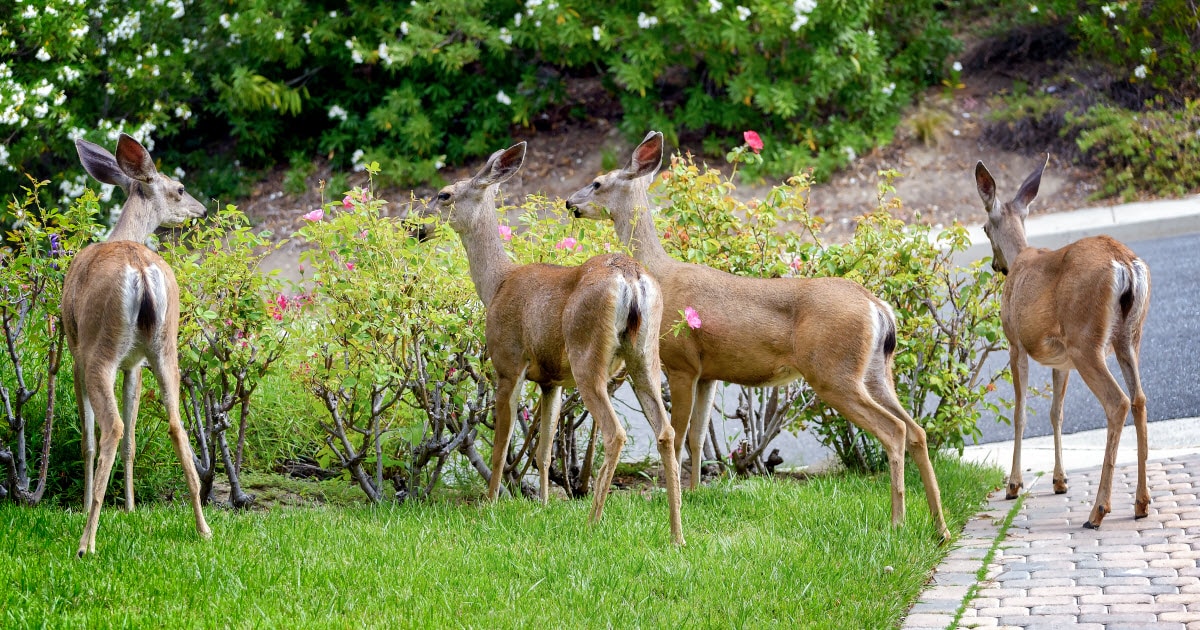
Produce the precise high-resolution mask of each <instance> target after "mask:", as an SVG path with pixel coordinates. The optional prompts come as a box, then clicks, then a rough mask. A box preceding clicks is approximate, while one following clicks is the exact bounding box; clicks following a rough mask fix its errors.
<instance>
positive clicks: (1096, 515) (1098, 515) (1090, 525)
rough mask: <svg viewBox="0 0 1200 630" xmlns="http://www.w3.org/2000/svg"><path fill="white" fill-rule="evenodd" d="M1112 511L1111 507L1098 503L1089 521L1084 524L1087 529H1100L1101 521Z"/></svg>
mask: <svg viewBox="0 0 1200 630" xmlns="http://www.w3.org/2000/svg"><path fill="white" fill-rule="evenodd" d="M1111 511H1112V510H1111V509H1109V508H1106V507H1104V506H1103V505H1097V506H1096V509H1094V510H1092V515H1091V516H1090V517H1089V518H1088V520H1087V522H1086V523H1084V524H1083V526H1084V527H1085V528H1087V529H1100V521H1102V520H1104V517H1105V516H1106V515H1107V514H1108V513H1109V512H1111Z"/></svg>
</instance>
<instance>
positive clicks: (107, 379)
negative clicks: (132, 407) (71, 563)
mask: <svg viewBox="0 0 1200 630" xmlns="http://www.w3.org/2000/svg"><path fill="white" fill-rule="evenodd" d="M115 381H116V374H115V373H113V372H111V371H109V370H96V371H93V372H92V373H91V374H90V375H89V376H88V378H87V380H86V381H85V385H86V387H87V390H88V398H89V399H90V400H91V401H92V402H93V403H95V405H94V407H93V412H94V413H95V419H96V421H97V422H98V423H99V425H100V461H99V463H98V464H97V466H96V475H95V477H94V479H93V483H94V486H93V489H92V494H91V495H90V496H87V497H85V500H86V501H87V502H88V511H87V524H86V525H84V528H83V536H82V537H81V538H80V539H79V553H78V556H79V557H80V558H82V557H83V554H84V553H96V528H97V527H98V526H99V524H100V508H101V507H102V506H103V505H104V493H105V491H106V490H107V489H108V475H109V473H111V472H112V467H113V460H114V459H116V456H117V444H118V443H119V442H120V441H121V433H122V432H123V431H124V427H123V426H122V425H121V416H120V413H119V412H118V411H117V399H116V396H115V395H114V394H113V387H114V386H115V385H116V382H115Z"/></svg>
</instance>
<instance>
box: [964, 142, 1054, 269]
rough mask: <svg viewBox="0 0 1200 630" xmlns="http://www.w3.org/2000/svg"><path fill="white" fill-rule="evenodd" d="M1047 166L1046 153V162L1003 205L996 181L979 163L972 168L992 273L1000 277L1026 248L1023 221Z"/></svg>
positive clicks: (1047, 158) (981, 163)
mask: <svg viewBox="0 0 1200 630" xmlns="http://www.w3.org/2000/svg"><path fill="white" fill-rule="evenodd" d="M1049 162H1050V154H1048V153H1047V154H1046V161H1045V162H1042V164H1041V166H1039V167H1038V168H1037V169H1035V170H1034V171H1033V172H1032V173H1030V174H1029V177H1027V178H1025V183H1023V184H1021V188H1020V189H1018V190H1017V194H1016V196H1015V197H1013V198H1012V201H1008V202H1003V203H1002V202H1000V201H999V200H998V199H996V180H995V179H992V174H991V173H989V172H988V170H987V167H986V166H984V165H983V161H982V160H980V161H979V163H977V164H976V165H975V186H976V187H977V188H978V189H979V197H980V198H982V199H983V209H984V210H985V211H986V212H987V223H985V224H984V225H983V231H984V233H985V234H987V237H988V240H990V241H991V242H992V269H995V270H996V271H998V272H1000V273H1003V274H1007V273H1008V267H1009V264H1011V263H1012V261H1013V260H1015V259H1016V257H1017V254H1019V253H1021V250H1022V249H1025V247H1026V241H1025V217H1027V216H1029V204H1031V203H1033V200H1034V199H1037V194H1038V187H1039V186H1040V185H1041V183H1042V172H1043V171H1045V170H1046V164H1048V163H1049Z"/></svg>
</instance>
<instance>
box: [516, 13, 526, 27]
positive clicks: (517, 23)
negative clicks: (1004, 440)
mask: <svg viewBox="0 0 1200 630" xmlns="http://www.w3.org/2000/svg"><path fill="white" fill-rule="evenodd" d="M522 17H524V16H522V15H521V14H520V13H517V14H516V15H513V26H520V25H521V18H522Z"/></svg>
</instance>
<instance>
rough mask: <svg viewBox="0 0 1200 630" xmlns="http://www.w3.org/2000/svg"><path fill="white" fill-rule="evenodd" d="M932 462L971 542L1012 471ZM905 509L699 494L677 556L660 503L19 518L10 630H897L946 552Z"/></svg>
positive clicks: (847, 483) (629, 499) (156, 511)
mask: <svg viewBox="0 0 1200 630" xmlns="http://www.w3.org/2000/svg"><path fill="white" fill-rule="evenodd" d="M936 466H937V472H938V477H939V480H940V482H941V486H942V496H943V501H944V503H945V510H946V519H947V521H948V524H949V525H950V528H951V530H952V531H955V532H957V531H958V530H959V529H961V527H962V525H963V523H964V522H965V521H966V520H967V519H968V518H969V517H970V516H971V515H972V514H973V513H974V512H975V511H976V510H977V508H978V507H979V506H980V505H981V504H982V502H983V501H984V497H985V495H986V494H987V493H988V492H989V491H990V490H992V489H993V488H995V487H997V486H998V485H999V483H1000V481H1001V473H1000V471H998V470H995V469H989V468H981V467H978V466H975V465H972V464H965V463H960V462H958V461H957V460H954V459H951V458H945V457H943V458H939V459H938V461H937V462H936ZM910 468H911V467H910ZM648 495H652V497H651V498H648ZM907 502H908V522H907V524H906V526H905V527H903V528H901V529H899V530H893V529H892V528H891V527H890V525H889V524H888V479H887V476H886V475H876V476H869V477H868V476H856V475H834V476H822V477H815V478H812V479H809V480H806V481H795V480H792V479H787V478H780V479H763V478H755V479H726V480H720V481H717V482H714V483H711V484H709V485H707V486H705V487H702V488H701V489H700V490H698V491H695V492H689V493H685V495H684V502H683V519H684V535H685V536H686V537H687V541H688V542H687V546H686V547H685V548H682V549H679V548H675V547H672V546H671V545H670V544H669V542H668V540H669V537H668V529H667V522H666V514H667V510H666V501H665V494H664V493H663V492H662V491H661V490H658V491H649V492H647V493H640V492H633V491H623V492H617V493H614V495H613V496H612V497H610V499H609V501H608V504H607V508H606V511H605V515H604V520H603V522H602V523H600V525H598V526H596V527H588V526H587V525H585V519H586V517H587V510H588V508H589V506H590V504H591V502H590V501H587V500H585V501H565V500H555V501H552V502H551V504H550V505H549V506H548V507H542V506H540V505H538V504H536V503H533V502H530V501H526V500H513V499H507V500H501V501H500V502H498V503H496V504H488V503H467V504H464V503H461V502H450V501H444V502H435V503H432V504H407V505H385V506H381V507H368V506H360V507H349V508H347V507H331V506H326V507H314V508H277V509H273V510H271V511H269V512H268V511H256V512H248V513H234V512H229V511H225V510H219V509H215V508H209V509H207V510H206V514H207V517H208V522H209V524H210V526H211V527H212V529H213V534H214V536H213V539H212V540H211V541H202V540H200V539H199V538H198V537H197V536H196V533H195V530H194V529H193V524H192V520H191V517H190V514H189V512H188V511H187V509H186V507H185V506H183V505H178V504H176V505H150V506H140V507H139V508H138V511H137V512H135V513H132V514H127V513H124V512H122V511H121V510H119V509H116V508H115V507H112V508H108V509H106V510H105V512H104V513H103V514H102V516H101V520H100V530H99V534H98V535H97V541H96V550H97V553H96V555H94V556H88V557H87V558H85V559H83V560H77V559H75V557H74V553H75V549H76V545H77V543H78V538H79V535H80V532H81V531H82V528H83V520H84V515H83V514H81V513H80V512H79V510H78V509H77V508H75V509H72V510H69V511H68V510H63V509H60V508H53V507H38V508H20V507H15V506H13V505H10V504H4V505H3V506H0V531H3V532H4V534H3V538H0V584H3V589H2V593H3V594H2V595H0V611H2V612H0V625H3V626H4V627H29V626H42V625H50V626H56V627H59V626H66V627H83V626H87V627H97V626H99V627H108V626H138V627H143V626H152V627H162V626H168V627H223V626H233V627H280V626H286V627H292V628H308V627H331V626H332V627H362V626H369V627H389V628H395V627H421V628H428V627H480V628H509V627H517V628H524V627H553V628H559V627H572V628H586V627H618V628H633V627H687V628H703V627H721V628H728V627H753V626H760V625H764V624H765V625H767V626H770V627H779V626H785V627H812V628H888V627H896V626H897V625H898V623H899V619H900V618H901V616H902V615H903V614H904V613H905V611H906V610H907V608H908V607H909V606H910V605H911V604H912V602H914V601H915V599H916V598H917V596H918V595H919V594H920V592H921V589H922V587H923V585H924V583H925V582H926V580H927V579H928V576H929V573H930V571H931V570H932V568H933V567H934V566H935V565H936V564H937V562H938V561H939V560H940V559H941V558H942V557H943V556H944V555H945V553H946V551H947V547H945V546H939V545H938V544H937V543H936V542H935V536H934V532H933V528H932V526H931V525H930V523H929V517H928V510H927V509H926V506H925V499H924V494H923V491H922V486H921V485H920V482H919V478H918V477H917V476H916V474H915V472H914V471H913V470H909V474H908V493H907Z"/></svg>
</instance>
